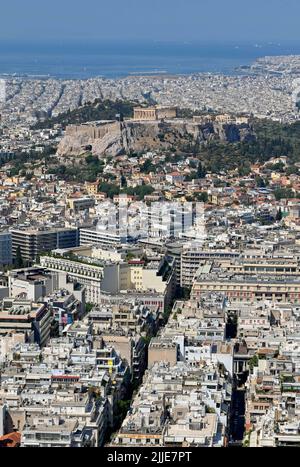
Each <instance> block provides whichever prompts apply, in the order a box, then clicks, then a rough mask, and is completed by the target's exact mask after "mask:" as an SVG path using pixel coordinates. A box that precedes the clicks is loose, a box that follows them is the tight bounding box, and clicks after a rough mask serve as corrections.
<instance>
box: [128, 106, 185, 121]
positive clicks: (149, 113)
mask: <svg viewBox="0 0 300 467" xmlns="http://www.w3.org/2000/svg"><path fill="white" fill-rule="evenodd" d="M176 116H177V110H176V108H172V107H158V106H157V107H147V108H145V107H135V109H134V117H133V119H134V120H161V119H163V118H176Z"/></svg>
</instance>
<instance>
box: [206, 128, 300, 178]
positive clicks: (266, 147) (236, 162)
mask: <svg viewBox="0 0 300 467" xmlns="http://www.w3.org/2000/svg"><path fill="white" fill-rule="evenodd" d="M253 129H254V132H255V134H256V139H255V140H251V141H241V142H238V143H221V142H219V141H212V142H210V143H208V144H207V145H202V146H200V147H199V153H198V155H199V157H200V159H201V160H202V161H203V163H204V165H205V167H206V168H207V170H210V171H212V172H215V173H218V172H220V171H225V170H233V169H238V170H239V172H240V174H241V175H247V173H249V172H250V164H252V163H255V162H261V163H265V162H267V161H268V160H270V159H271V158H273V157H283V156H286V157H288V160H289V162H290V163H291V164H292V165H291V166H290V167H289V168H288V169H287V170H286V173H288V174H291V173H298V168H297V167H296V166H295V165H294V164H295V163H297V162H299V161H300V122H296V123H294V124H292V125H284V124H282V123H279V122H273V121H271V120H254V121H253ZM271 168H272V169H275V170H280V171H284V165H283V164H281V163H279V164H277V165H275V167H271Z"/></svg>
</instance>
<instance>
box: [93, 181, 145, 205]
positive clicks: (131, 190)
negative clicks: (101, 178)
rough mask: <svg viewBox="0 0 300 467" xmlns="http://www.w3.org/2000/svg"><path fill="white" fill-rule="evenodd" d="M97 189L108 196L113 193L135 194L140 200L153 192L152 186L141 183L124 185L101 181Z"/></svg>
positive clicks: (111, 196)
mask: <svg viewBox="0 0 300 467" xmlns="http://www.w3.org/2000/svg"><path fill="white" fill-rule="evenodd" d="M99 190H100V191H101V192H103V193H106V194H107V196H108V197H109V198H111V199H112V198H113V197H114V196H115V195H119V194H120V193H124V194H127V195H131V196H136V197H137V198H138V199H139V200H140V201H141V200H143V199H144V197H145V196H146V195H150V194H151V193H153V192H154V188H153V187H152V186H150V185H141V186H136V187H126V186H125V187H124V188H122V189H121V188H120V186H118V185H115V184H113V183H108V182H102V183H100V185H99Z"/></svg>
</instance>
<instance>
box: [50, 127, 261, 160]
mask: <svg viewBox="0 0 300 467" xmlns="http://www.w3.org/2000/svg"><path fill="white" fill-rule="evenodd" d="M99 128H100V126H99V123H98V124H96V123H95V124H92V123H91V124H90V125H82V126H76V127H72V126H70V127H68V128H67V131H66V135H65V137H64V138H63V139H62V141H61V142H60V144H59V146H58V151H57V153H58V155H59V156H80V155H84V154H86V153H91V152H92V153H93V154H94V155H97V156H103V155H108V156H116V155H119V154H122V153H124V152H129V151H133V152H143V151H148V150H151V151H158V150H167V149H171V150H178V149H179V150H183V149H186V150H188V148H189V147H192V146H194V145H195V144H201V143H205V142H207V141H213V140H216V141H223V142H230V143H233V142H238V141H246V140H252V139H254V138H255V136H254V133H253V130H252V127H251V126H250V125H247V124H241V125H237V124H220V123H215V122H213V123H205V124H200V123H195V122H193V121H187V120H176V119H174V120H170V121H144V122H141V121H133V120H129V121H125V122H102V123H101V131H100V130H98V129H99Z"/></svg>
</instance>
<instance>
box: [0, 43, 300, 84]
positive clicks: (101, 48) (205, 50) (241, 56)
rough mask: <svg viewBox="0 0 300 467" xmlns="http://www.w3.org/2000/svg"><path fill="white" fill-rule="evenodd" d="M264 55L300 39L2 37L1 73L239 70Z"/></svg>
mask: <svg viewBox="0 0 300 467" xmlns="http://www.w3.org/2000/svg"><path fill="white" fill-rule="evenodd" d="M266 55H272V56H276V55H300V42H299V43H288V42H286V43H276V42H266V43H255V42H253V43H238V42H237V43H234V42H231V43H211V42H207V43H205V42H201V43H195V42H181V43H178V42H177V43H174V42H159V41H154V42H126V41H110V42H107V41H102V42H99V41H93V42H92V41H90V42H82V41H81V42H76V41H75V42H74V41H73V42H59V41H56V42H53V41H52V42H49V43H45V42H44V43H40V42H36V43H35V42H30V43H29V42H26V43H24V42H22V43H21V42H19V43H18V42H5V41H4V42H3V41H2V42H1V43H0V76H1V77H2V78H3V77H8V76H16V77H19V76H21V77H28V78H31V77H34V78H56V79H89V78H94V77H104V78H121V77H125V76H131V75H149V76H151V75H160V74H162V75H164V74H167V75H170V74H171V75H185V74H195V73H221V74H226V75H234V74H237V73H238V74H240V70H239V69H238V68H239V67H241V66H249V65H251V64H252V63H253V62H254V61H255V60H256V59H257V58H259V57H264V56H266Z"/></svg>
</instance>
